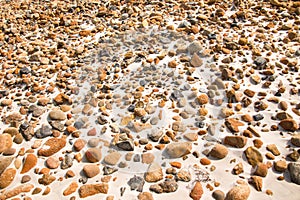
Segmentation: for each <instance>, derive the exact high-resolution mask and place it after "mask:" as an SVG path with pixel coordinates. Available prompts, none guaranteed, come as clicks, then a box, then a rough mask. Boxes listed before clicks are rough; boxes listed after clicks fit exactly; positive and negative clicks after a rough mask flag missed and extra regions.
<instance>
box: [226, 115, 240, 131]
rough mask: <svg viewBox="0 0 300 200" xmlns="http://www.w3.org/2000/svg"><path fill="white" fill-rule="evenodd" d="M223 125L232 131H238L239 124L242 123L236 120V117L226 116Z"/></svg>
mask: <svg viewBox="0 0 300 200" xmlns="http://www.w3.org/2000/svg"><path fill="white" fill-rule="evenodd" d="M225 125H226V127H227V128H228V129H229V130H230V131H231V132H233V133H237V132H239V128H238V127H239V126H243V125H244V123H242V122H240V121H238V120H237V119H234V118H227V119H226V120H225Z"/></svg>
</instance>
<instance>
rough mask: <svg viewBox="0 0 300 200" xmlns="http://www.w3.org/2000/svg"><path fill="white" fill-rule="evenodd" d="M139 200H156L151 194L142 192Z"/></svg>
mask: <svg viewBox="0 0 300 200" xmlns="http://www.w3.org/2000/svg"><path fill="white" fill-rule="evenodd" d="M138 200H154V198H153V196H152V194H151V193H150V192H141V193H139V195H138Z"/></svg>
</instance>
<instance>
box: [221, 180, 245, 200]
mask: <svg viewBox="0 0 300 200" xmlns="http://www.w3.org/2000/svg"><path fill="white" fill-rule="evenodd" d="M249 195H250V187H249V186H248V184H247V183H245V182H242V183H241V184H239V185H236V186H234V187H233V188H231V189H230V190H229V191H228V192H227V194H226V197H225V200H247V199H248V197H249Z"/></svg>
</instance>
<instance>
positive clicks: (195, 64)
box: [190, 53, 203, 67]
mask: <svg viewBox="0 0 300 200" xmlns="http://www.w3.org/2000/svg"><path fill="white" fill-rule="evenodd" d="M190 64H191V66H192V67H200V66H201V65H203V60H202V59H201V58H200V57H199V56H198V55H197V54H196V53H194V54H193V56H192V58H191V61H190Z"/></svg>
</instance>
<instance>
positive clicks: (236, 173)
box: [232, 163, 244, 175]
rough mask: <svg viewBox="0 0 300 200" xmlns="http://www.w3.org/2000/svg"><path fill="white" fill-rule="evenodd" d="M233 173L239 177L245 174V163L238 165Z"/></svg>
mask: <svg viewBox="0 0 300 200" xmlns="http://www.w3.org/2000/svg"><path fill="white" fill-rule="evenodd" d="M232 171H233V173H234V174H235V175H239V174H241V173H243V172H244V166H243V163H238V164H236V165H235V166H234V168H233V170H232Z"/></svg>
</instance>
